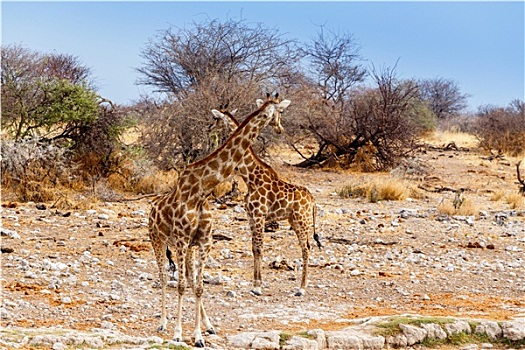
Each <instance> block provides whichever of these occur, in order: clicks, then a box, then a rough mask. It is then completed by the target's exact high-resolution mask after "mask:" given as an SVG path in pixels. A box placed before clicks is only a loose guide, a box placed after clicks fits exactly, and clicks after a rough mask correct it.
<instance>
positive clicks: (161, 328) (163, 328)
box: [157, 325, 166, 332]
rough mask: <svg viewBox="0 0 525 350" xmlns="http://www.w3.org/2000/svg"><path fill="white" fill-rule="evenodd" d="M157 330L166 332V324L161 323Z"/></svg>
mask: <svg viewBox="0 0 525 350" xmlns="http://www.w3.org/2000/svg"><path fill="white" fill-rule="evenodd" d="M157 332H166V326H164V325H160V326H158V327H157Z"/></svg>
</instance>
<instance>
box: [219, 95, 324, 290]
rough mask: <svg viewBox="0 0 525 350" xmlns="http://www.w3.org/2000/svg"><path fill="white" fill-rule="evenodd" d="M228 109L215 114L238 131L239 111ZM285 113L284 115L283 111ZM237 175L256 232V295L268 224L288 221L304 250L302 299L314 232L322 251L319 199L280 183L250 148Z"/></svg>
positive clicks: (253, 231)
mask: <svg viewBox="0 0 525 350" xmlns="http://www.w3.org/2000/svg"><path fill="white" fill-rule="evenodd" d="M226 107H227V105H226V106H225V108H222V106H221V108H220V111H217V110H214V111H212V112H213V114H214V116H215V118H216V120H217V122H218V121H219V120H221V119H222V120H223V122H224V124H225V125H226V126H227V127H228V128H229V129H230V131H235V130H236V129H237V128H238V127H239V122H238V121H237V120H236V119H235V117H234V114H235V112H236V111H237V110H233V111H232V112H228V111H227V109H226ZM279 112H282V111H279ZM236 173H237V174H238V175H239V176H240V177H241V178H242V179H243V181H244V182H245V183H246V185H247V187H248V192H247V194H246V198H245V202H246V211H247V213H248V217H249V222H250V228H251V231H252V252H253V260H254V264H253V266H254V272H253V289H252V293H253V294H255V295H261V294H262V292H261V286H262V275H261V263H262V253H263V229H264V222H265V220H268V221H269V222H270V221H278V220H288V222H289V223H290V225H291V227H292V229H293V230H294V231H295V233H296V235H297V238H298V240H299V245H300V247H301V250H302V258H303V269H302V276H301V286H300V288H299V290H298V291H297V292H296V293H295V295H296V296H302V295H304V294H305V293H306V287H307V285H308V261H309V257H310V242H309V232H310V230H312V229H313V237H314V240H315V241H316V242H317V245H318V247H319V249H321V248H322V245H321V242H320V240H319V236H318V235H317V233H316V232H315V216H316V205H315V199H314V197H313V196H312V194H311V193H310V191H308V189H307V188H305V187H302V186H297V185H294V184H291V183H288V182H285V181H283V180H281V179H279V175H278V174H277V173H276V172H275V171H274V170H273V169H272V168H271V167H270V166H269V165H268V164H266V163H265V162H264V161H262V160H261V159H260V158H259V157H258V156H257V155H256V154H255V152H254V151H253V148H252V147H249V149H248V152H246V153H245V154H244V157H243V158H242V160H241V162H240V163H239V164H238V165H237V169H236Z"/></svg>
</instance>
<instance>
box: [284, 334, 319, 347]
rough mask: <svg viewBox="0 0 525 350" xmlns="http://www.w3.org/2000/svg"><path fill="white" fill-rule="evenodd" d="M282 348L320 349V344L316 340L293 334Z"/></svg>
mask: <svg viewBox="0 0 525 350" xmlns="http://www.w3.org/2000/svg"><path fill="white" fill-rule="evenodd" d="M281 349H282V350H318V349H319V345H318V344H317V342H316V341H315V340H311V339H307V338H303V337H298V336H293V337H292V338H290V339H289V340H288V341H287V342H286V344H285V345H283V347H282V348H281Z"/></svg>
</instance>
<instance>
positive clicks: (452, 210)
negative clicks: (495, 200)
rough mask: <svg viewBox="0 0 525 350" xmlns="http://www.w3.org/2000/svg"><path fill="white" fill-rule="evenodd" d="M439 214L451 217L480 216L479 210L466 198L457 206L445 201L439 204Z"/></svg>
mask: <svg viewBox="0 0 525 350" xmlns="http://www.w3.org/2000/svg"><path fill="white" fill-rule="evenodd" d="M437 213H438V214H441V215H449V216H454V215H460V216H476V215H478V214H479V208H478V206H477V205H476V204H475V203H474V202H473V201H472V200H471V199H470V198H464V199H463V200H462V201H461V202H460V203H458V204H456V205H454V203H453V202H450V201H447V200H446V199H443V200H442V201H441V203H439V204H438V207H437Z"/></svg>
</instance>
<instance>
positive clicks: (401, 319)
mask: <svg viewBox="0 0 525 350" xmlns="http://www.w3.org/2000/svg"><path fill="white" fill-rule="evenodd" d="M453 322H454V321H453V320H451V319H448V318H444V317H413V316H396V317H391V318H389V319H388V320H387V321H385V322H381V323H379V324H377V325H376V326H377V327H378V328H380V329H381V330H380V331H379V332H378V335H382V336H383V337H387V336H393V335H396V334H398V333H401V328H399V325H400V324H409V325H413V326H421V325H422V324H428V323H435V324H438V325H440V326H443V325H444V324H447V323H453Z"/></svg>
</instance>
